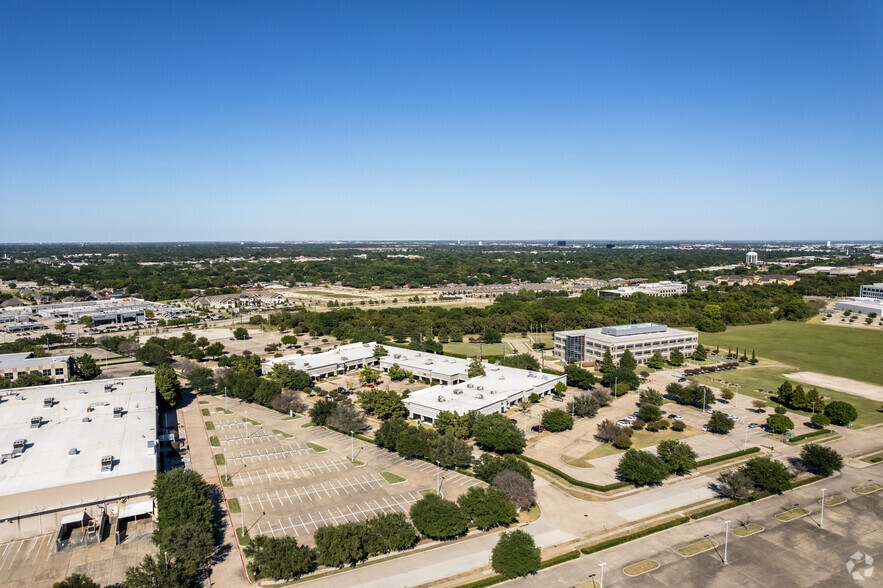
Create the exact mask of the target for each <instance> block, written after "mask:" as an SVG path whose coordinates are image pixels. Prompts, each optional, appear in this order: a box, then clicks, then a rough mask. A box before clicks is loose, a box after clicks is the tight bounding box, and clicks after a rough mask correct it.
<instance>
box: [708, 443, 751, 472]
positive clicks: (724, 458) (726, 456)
mask: <svg viewBox="0 0 883 588" xmlns="http://www.w3.org/2000/svg"><path fill="white" fill-rule="evenodd" d="M758 451H760V447H750V448H748V449H744V450H741V451H734V452H733V453H725V454H723V455H718V456H717V457H709V458H708V459H701V460H699V461H697V462H696V467H697V468H701V467H703V466H707V465H711V464H713V463H719V462H722V461H727V460H730V459H736V458H737V457H742V456H743V455H751V454H752V453H757V452H758Z"/></svg>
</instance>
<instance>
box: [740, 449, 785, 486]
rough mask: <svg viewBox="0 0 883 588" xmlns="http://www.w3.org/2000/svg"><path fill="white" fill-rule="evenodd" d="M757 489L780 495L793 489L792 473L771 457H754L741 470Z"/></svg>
mask: <svg viewBox="0 0 883 588" xmlns="http://www.w3.org/2000/svg"><path fill="white" fill-rule="evenodd" d="M739 469H740V471H742V472H743V473H744V474H745V475H746V476H748V478H750V479H751V482H752V483H753V484H754V486H755V487H756V488H760V489H761V490H767V491H769V492H774V493H779V492H784V491H785V490H788V489H789V488H790V487H791V473H790V472H789V471H788V468H787V467H785V465H784V464H782V463H780V462H778V461H774V460H773V459H770V458H769V457H754V458H751V459H749V460H748V461H747V462H746V463H745V465H744V466H742V467H741V468H739Z"/></svg>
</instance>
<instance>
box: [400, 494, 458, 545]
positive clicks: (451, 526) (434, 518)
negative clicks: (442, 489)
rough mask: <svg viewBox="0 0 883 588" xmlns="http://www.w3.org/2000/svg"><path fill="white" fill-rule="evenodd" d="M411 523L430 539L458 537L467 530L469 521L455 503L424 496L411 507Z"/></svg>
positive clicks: (430, 495) (436, 497)
mask: <svg viewBox="0 0 883 588" xmlns="http://www.w3.org/2000/svg"><path fill="white" fill-rule="evenodd" d="M410 515H411V522H412V523H414V526H415V527H417V530H418V531H420V532H421V533H423V534H424V535H426V536H427V537H429V538H430V539H451V538H453V537H459V536H460V535H462V534H463V533H465V532H466V529H468V528H469V519H468V517H467V516H466V513H464V512H463V511H462V510H461V509H460V507H459V506H457V504H456V503H454V502H451V501H450V500H445V499H444V498H442V497H441V496H439V495H437V494H429V495H427V496H424V497H423V498H421V499H420V500H418V501H417V502H415V503H414V504H412V505H411V511H410Z"/></svg>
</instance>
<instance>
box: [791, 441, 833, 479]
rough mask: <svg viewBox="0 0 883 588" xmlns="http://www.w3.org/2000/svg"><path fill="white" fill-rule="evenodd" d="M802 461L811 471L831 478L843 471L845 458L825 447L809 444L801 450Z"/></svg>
mask: <svg viewBox="0 0 883 588" xmlns="http://www.w3.org/2000/svg"><path fill="white" fill-rule="evenodd" d="M800 459H801V461H803V463H804V464H805V465H806V466H807V467H808V468H809V469H810V470H813V471H815V472H817V473H818V474H820V475H822V476H830V475H831V474H833V473H834V472H839V471H840V470H841V469H843V457H842V456H841V455H840V454H839V453H837V451H835V450H833V449H831V448H830V447H825V446H824V445H816V444H815V443H807V444H806V445H804V446H803V448H802V449H801V450H800Z"/></svg>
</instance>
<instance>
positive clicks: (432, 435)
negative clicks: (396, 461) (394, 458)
mask: <svg viewBox="0 0 883 588" xmlns="http://www.w3.org/2000/svg"><path fill="white" fill-rule="evenodd" d="M437 437H438V433H436V432H435V430H433V429H425V428H423V427H408V428H407V429H405V430H404V431H402V433H401V434H400V435H399V436H398V438H397V439H396V444H395V450H396V452H397V453H398V454H399V455H401V456H403V457H416V458H418V459H430V458H431V457H432V452H433V446H434V444H435V441H436V438H437Z"/></svg>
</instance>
